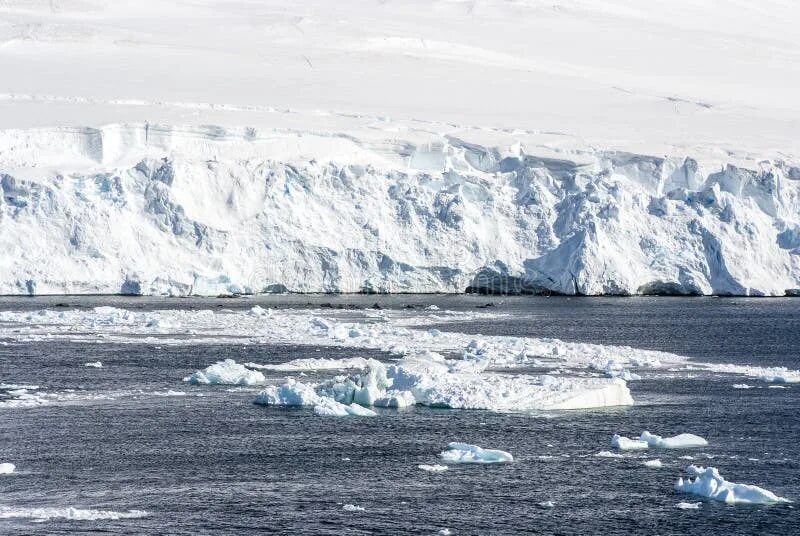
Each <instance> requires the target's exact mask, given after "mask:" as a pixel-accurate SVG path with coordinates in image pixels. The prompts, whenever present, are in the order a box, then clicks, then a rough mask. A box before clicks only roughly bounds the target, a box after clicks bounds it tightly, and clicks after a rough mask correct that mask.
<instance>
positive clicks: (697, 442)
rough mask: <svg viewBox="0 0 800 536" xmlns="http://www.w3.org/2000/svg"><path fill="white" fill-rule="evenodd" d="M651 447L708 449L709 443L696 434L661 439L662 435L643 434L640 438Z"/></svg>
mask: <svg viewBox="0 0 800 536" xmlns="http://www.w3.org/2000/svg"><path fill="white" fill-rule="evenodd" d="M639 439H640V440H641V441H645V442H646V443H647V444H648V445H649V446H651V447H653V448H660V449H686V448H694V447H707V446H708V441H706V440H705V439H704V438H702V437H700V436H697V435H694V434H678V435H676V436H672V437H661V436H660V435H656V434H651V433H650V432H647V431H645V432H642V435H641V436H640V437H639Z"/></svg>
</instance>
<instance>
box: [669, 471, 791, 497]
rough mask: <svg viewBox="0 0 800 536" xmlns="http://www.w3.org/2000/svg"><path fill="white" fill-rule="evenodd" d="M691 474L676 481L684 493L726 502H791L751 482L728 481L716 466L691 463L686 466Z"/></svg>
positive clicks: (679, 489) (676, 484)
mask: <svg viewBox="0 0 800 536" xmlns="http://www.w3.org/2000/svg"><path fill="white" fill-rule="evenodd" d="M686 472H687V473H688V474H689V477H687V478H686V479H685V480H684V479H683V478H679V479H678V481H677V482H676V483H675V490H677V491H680V492H683V493H692V494H694V495H700V496H701V497H708V498H709V499H712V500H715V501H720V502H724V503H726V504H774V503H786V502H791V501H789V500H788V499H785V498H783V497H778V496H777V495H775V494H774V493H772V492H771V491H768V490H766V489H764V488H759V487H758V486H752V485H749V484H736V483H734V482H728V481H727V480H725V479H724V478H722V476H721V475H720V474H719V471H718V470H717V469H716V468H715V467H708V468H706V467H697V466H695V465H690V466H689V467H687V468H686Z"/></svg>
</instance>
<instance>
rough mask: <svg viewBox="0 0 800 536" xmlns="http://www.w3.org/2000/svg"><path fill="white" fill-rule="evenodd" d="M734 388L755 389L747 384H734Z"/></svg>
mask: <svg viewBox="0 0 800 536" xmlns="http://www.w3.org/2000/svg"><path fill="white" fill-rule="evenodd" d="M733 388H734V389H753V388H754V387H753V386H752V385H747V384H746V383H734V384H733Z"/></svg>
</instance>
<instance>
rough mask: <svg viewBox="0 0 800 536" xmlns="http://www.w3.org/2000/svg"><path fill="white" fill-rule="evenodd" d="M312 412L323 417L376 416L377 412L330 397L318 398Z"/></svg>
mask: <svg viewBox="0 0 800 536" xmlns="http://www.w3.org/2000/svg"><path fill="white" fill-rule="evenodd" d="M314 413H316V414H317V415H321V416H323V417H347V416H350V415H354V416H357V417H376V416H377V415H378V414H377V413H375V412H374V411H372V410H371V409H368V408H365V407H363V406H359V405H358V404H341V403H339V402H336V401H335V400H333V399H330V398H320V399H319V400H318V401H317V403H316V404H315V405H314Z"/></svg>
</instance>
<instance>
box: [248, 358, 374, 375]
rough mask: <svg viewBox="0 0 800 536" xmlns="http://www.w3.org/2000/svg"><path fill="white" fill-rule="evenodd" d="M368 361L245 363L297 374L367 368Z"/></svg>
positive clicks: (319, 360) (328, 360)
mask: <svg viewBox="0 0 800 536" xmlns="http://www.w3.org/2000/svg"><path fill="white" fill-rule="evenodd" d="M367 364H368V361H367V360H366V359H364V358H363V357H349V358H345V359H326V358H319V359H317V358H307V359H295V360H293V361H288V362H286V363H279V364H275V365H259V364H258V363H245V366H246V367H248V368H253V369H260V370H274V371H281V372H297V371H306V370H346V369H363V368H366V367H367Z"/></svg>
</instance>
